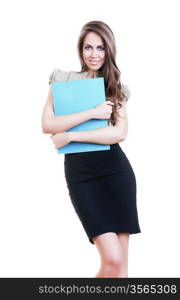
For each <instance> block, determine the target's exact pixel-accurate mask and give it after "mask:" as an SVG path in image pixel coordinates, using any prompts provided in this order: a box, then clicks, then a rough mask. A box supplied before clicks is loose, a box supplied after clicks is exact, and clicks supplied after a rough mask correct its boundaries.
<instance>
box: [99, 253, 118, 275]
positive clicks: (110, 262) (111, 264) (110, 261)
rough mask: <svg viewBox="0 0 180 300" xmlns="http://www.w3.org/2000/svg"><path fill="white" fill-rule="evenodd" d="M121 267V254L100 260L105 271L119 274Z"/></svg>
mask: <svg viewBox="0 0 180 300" xmlns="http://www.w3.org/2000/svg"><path fill="white" fill-rule="evenodd" d="M122 265H123V257H122V255H121V254H119V255H117V254H113V253H112V254H111V255H109V256H108V257H105V258H104V259H103V260H102V266H103V268H106V269H107V270H110V271H114V272H119V270H120V269H121V267H122Z"/></svg>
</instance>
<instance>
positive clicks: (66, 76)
mask: <svg viewBox="0 0 180 300" xmlns="http://www.w3.org/2000/svg"><path fill="white" fill-rule="evenodd" d="M83 75H84V72H76V71H64V70H62V69H59V68H55V69H54V70H53V71H51V73H50V74H49V84H50V83H51V82H53V81H54V82H58V81H68V80H78V79H81V78H82V76H83Z"/></svg>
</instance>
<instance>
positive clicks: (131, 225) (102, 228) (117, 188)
mask: <svg viewBox="0 0 180 300" xmlns="http://www.w3.org/2000/svg"><path fill="white" fill-rule="evenodd" d="M77 46H78V54H79V58H80V63H81V71H80V72H74V71H70V72H66V71H62V70H60V69H57V68H56V69H55V70H54V71H53V72H51V74H50V77H49V79H50V84H51V83H52V82H53V81H70V80H80V79H86V78H93V77H103V78H104V84H105V96H106V101H105V102H103V103H101V104H100V105H98V106H97V107H95V108H92V109H89V110H87V111H83V112H78V113H73V114H70V115H63V116H55V115H54V111H53V101H52V91H51V86H50V89H49V94H48V99H47V103H46V105H45V108H44V111H43V116H42V127H43V132H44V133H51V134H52V141H53V142H54V144H55V146H56V148H59V147H62V146H64V145H65V144H67V143H70V142H89V143H99V144H107V145H110V149H109V150H104V151H103V150H102V151H89V152H88V151H87V152H80V153H68V154H65V155H64V172H65V179H66V183H67V187H68V191H69V196H70V199H71V202H72V205H73V207H74V210H75V212H76V213H77V216H78V218H79V220H80V221H81V223H82V226H83V228H84V230H85V232H86V234H87V237H88V239H89V242H90V243H91V244H92V245H93V244H94V245H95V246H96V247H97V250H98V251H99V254H100V257H101V268H100V270H99V272H98V273H97V275H96V277H127V276H128V242H129V235H130V234H134V233H140V232H141V230H140V226H139V220H138V212H137V206H136V177H135V174H134V171H133V168H132V166H131V164H130V162H129V160H128V158H127V157H126V154H125V153H124V151H123V150H122V149H121V147H120V145H119V142H122V141H124V140H125V139H126V136H127V129H128V120H127V112H126V105H125V104H126V102H127V100H128V98H129V95H130V93H126V89H124V86H123V85H122V84H121V82H120V71H119V69H118V67H117V65H116V59H115V57H116V45H115V38H114V34H113V32H112V30H111V29H110V27H109V26H108V25H107V24H105V23H104V22H101V21H92V22H88V23H87V24H85V25H84V26H83V28H82V30H81V33H80V36H79V40H78V45H77ZM91 119H106V120H108V122H109V124H111V125H112V126H107V127H105V128H99V129H96V130H89V131H81V132H76V131H72V132H68V130H69V129H70V128H73V127H75V126H76V125H78V124H80V123H83V122H85V121H88V120H91Z"/></svg>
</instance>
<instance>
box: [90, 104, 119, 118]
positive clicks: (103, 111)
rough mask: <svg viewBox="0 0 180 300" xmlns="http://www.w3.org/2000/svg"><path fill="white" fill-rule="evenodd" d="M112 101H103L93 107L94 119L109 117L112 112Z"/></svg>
mask: <svg viewBox="0 0 180 300" xmlns="http://www.w3.org/2000/svg"><path fill="white" fill-rule="evenodd" d="M113 105H114V103H113V102H112V101H109V100H107V101H105V102H103V103H101V104H99V105H98V106H96V107H95V108H93V110H94V117H93V118H94V119H109V118H110V116H111V114H112V106H113Z"/></svg>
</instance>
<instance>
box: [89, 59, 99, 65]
mask: <svg viewBox="0 0 180 300" xmlns="http://www.w3.org/2000/svg"><path fill="white" fill-rule="evenodd" d="M99 62H100V61H99V60H98V61H92V60H90V64H91V65H97V64H98V63H99Z"/></svg>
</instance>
